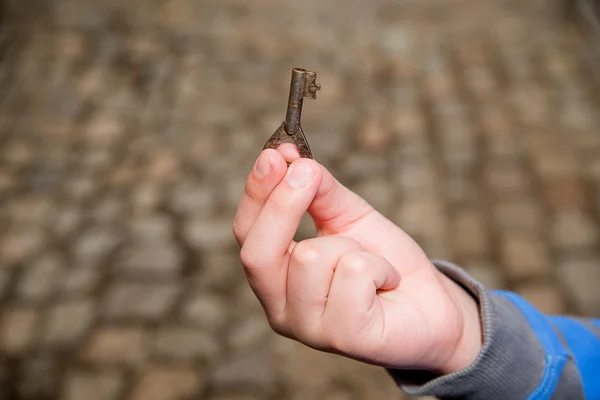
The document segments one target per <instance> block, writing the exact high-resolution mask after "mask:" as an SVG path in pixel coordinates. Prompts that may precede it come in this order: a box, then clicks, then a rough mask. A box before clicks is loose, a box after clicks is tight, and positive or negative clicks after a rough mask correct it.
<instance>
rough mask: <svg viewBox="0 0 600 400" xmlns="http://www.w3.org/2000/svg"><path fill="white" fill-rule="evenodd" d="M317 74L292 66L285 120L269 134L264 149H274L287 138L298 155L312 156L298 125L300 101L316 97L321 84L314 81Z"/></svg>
mask: <svg viewBox="0 0 600 400" xmlns="http://www.w3.org/2000/svg"><path fill="white" fill-rule="evenodd" d="M316 79H317V74H316V73H315V72H311V71H307V70H305V69H302V68H294V69H293V70H292V83H291V85H290V98H289V101H288V106H287V113H286V116H285V121H283V123H282V124H281V126H280V127H279V128H277V130H276V131H275V133H273V135H271V137H270V138H269V140H267V143H265V146H264V147H263V150H264V149H276V148H277V147H279V146H280V145H281V144H282V143H284V142H285V141H286V140H287V139H291V140H292V142H293V143H294V144H295V145H296V147H298V151H299V152H300V156H301V157H303V158H313V156H312V153H311V151H310V146H309V145H308V142H307V141H306V136H304V132H303V131H302V127H301V126H300V118H301V116H302V103H303V101H304V98H305V97H310V98H311V99H316V98H317V91H318V90H320V89H321V85H319V84H317V83H316V82H315V81H316Z"/></svg>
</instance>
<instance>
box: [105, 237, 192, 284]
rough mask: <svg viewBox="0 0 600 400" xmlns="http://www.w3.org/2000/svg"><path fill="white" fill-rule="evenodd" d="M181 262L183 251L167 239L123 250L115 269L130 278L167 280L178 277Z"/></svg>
mask: <svg viewBox="0 0 600 400" xmlns="http://www.w3.org/2000/svg"><path fill="white" fill-rule="evenodd" d="M183 260H184V254H183V251H182V250H181V249H180V248H179V247H178V246H177V245H176V244H174V243H173V242H171V241H170V240H169V239H167V240H162V241H154V242H150V243H148V244H139V245H136V246H134V247H131V248H127V249H125V250H124V251H123V253H122V254H121V256H120V259H119V261H118V262H117V266H116V268H117V270H118V271H119V273H121V274H124V275H128V276H132V277H138V278H144V279H145V278H158V279H167V280H168V279H174V278H177V277H178V275H179V273H180V272H181V269H182V267H183Z"/></svg>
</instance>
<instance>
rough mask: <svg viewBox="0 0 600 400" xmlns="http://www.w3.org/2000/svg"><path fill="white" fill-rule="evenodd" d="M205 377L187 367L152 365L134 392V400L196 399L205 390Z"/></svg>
mask: <svg viewBox="0 0 600 400" xmlns="http://www.w3.org/2000/svg"><path fill="white" fill-rule="evenodd" d="M203 386H204V381H203V375H202V373H201V372H199V371H198V370H197V369H196V368H193V367H192V366H187V365H179V366H178V365H170V364H169V365H164V366H163V365H152V366H149V367H148V368H146V369H145V370H144V371H143V372H142V375H141V377H140V379H139V381H138V383H137V385H136V387H135V389H134V391H133V394H132V396H131V398H132V399H133V400H177V399H182V398H194V396H195V395H197V394H198V393H200V391H201V390H202V389H203Z"/></svg>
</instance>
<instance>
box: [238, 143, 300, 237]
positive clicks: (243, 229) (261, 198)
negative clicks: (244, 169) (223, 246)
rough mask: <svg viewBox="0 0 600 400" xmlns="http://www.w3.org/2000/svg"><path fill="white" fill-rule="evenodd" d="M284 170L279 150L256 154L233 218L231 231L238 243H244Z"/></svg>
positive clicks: (284, 163) (285, 170) (284, 162)
mask: <svg viewBox="0 0 600 400" xmlns="http://www.w3.org/2000/svg"><path fill="white" fill-rule="evenodd" d="M288 152H289V150H288ZM286 172H287V165H286V160H285V159H284V156H283V155H282V154H281V153H280V152H278V151H276V150H273V149H267V150H264V151H262V152H261V153H260V155H259V156H258V159H257V160H256V163H255V164H254V167H253V168H252V171H251V172H250V174H249V175H248V179H247V180H246V186H245V187H244V193H243V194H242V199H241V200H240V203H239V205H238V208H237V211H236V214H235V218H234V220H233V232H234V235H235V238H236V239H237V241H238V243H239V244H240V245H242V244H243V243H244V241H245V239H246V235H247V234H248V231H250V228H251V227H252V225H253V224H254V221H255V220H256V217H258V214H259V213H260V210H262V208H263V206H264V205H265V202H266V201H267V198H268V197H269V195H270V194H271V192H272V191H273V189H274V188H275V186H277V184H278V183H279V182H281V179H282V178H283V177H284V176H285V174H286Z"/></svg>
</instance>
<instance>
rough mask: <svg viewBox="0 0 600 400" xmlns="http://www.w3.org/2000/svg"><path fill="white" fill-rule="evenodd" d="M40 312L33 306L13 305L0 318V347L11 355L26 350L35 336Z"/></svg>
mask: <svg viewBox="0 0 600 400" xmlns="http://www.w3.org/2000/svg"><path fill="white" fill-rule="evenodd" d="M38 321H39V314H38V313H37V312H36V311H35V310H34V309H31V308H23V307H13V308H11V309H7V310H5V311H4V315H3V316H2V319H1V320H0V348H1V349H2V351H3V352H5V353H7V354H10V355H15V354H16V355H19V354H22V353H24V352H26V351H27V350H28V348H29V346H31V344H32V342H33V340H34V338H35V329H36V326H37V322H38Z"/></svg>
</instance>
